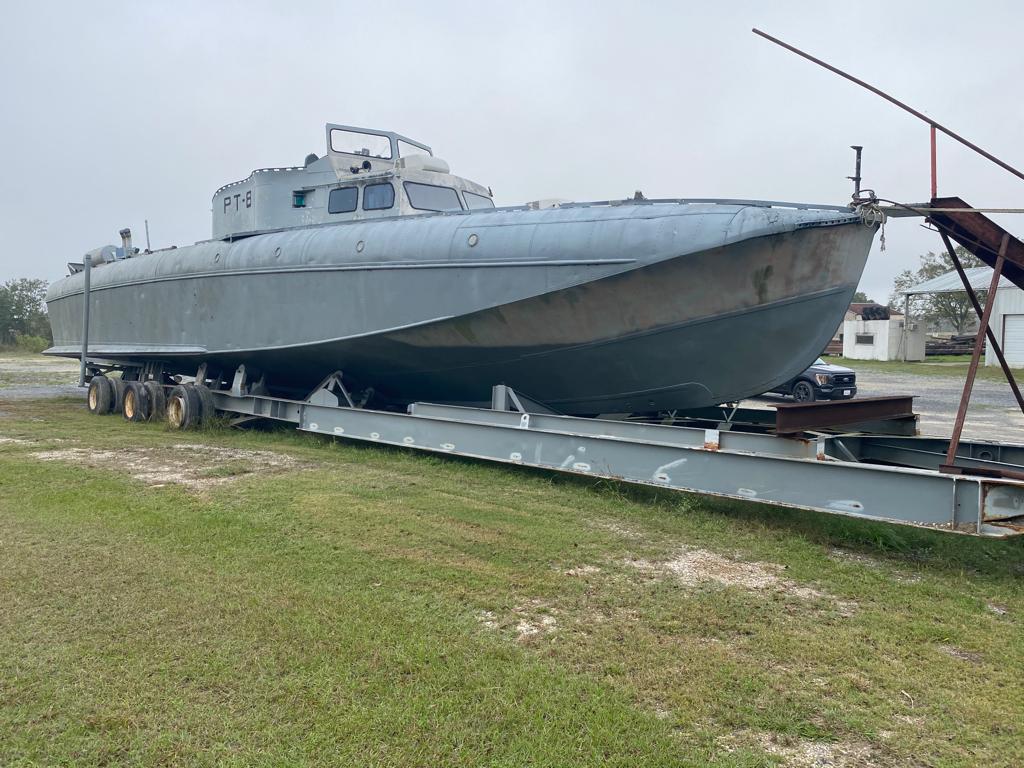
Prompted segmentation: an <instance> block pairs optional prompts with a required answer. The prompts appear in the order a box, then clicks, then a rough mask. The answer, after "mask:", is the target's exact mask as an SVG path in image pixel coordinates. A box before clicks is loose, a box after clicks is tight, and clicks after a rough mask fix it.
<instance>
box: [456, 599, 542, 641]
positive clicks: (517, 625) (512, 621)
mask: <svg viewBox="0 0 1024 768" xmlns="http://www.w3.org/2000/svg"><path fill="white" fill-rule="evenodd" d="M554 613H555V610H554V609H553V608H550V607H549V606H548V605H547V603H545V602H544V601H542V600H530V601H529V602H527V603H525V604H523V605H517V606H516V607H515V608H513V609H512V615H511V616H510V617H508V618H506V619H504V620H503V619H501V618H499V616H498V615H497V614H496V613H495V612H494V611H480V612H479V613H477V615H476V618H477V621H479V622H480V624H481V625H482V626H484V627H486V628H487V629H493V630H500V629H502V628H510V629H513V630H514V631H515V634H516V640H518V641H520V642H526V641H529V640H531V639H533V638H536V637H538V636H541V635H547V634H550V633H551V632H554V631H555V630H556V629H557V628H558V619H557V618H555V616H554Z"/></svg>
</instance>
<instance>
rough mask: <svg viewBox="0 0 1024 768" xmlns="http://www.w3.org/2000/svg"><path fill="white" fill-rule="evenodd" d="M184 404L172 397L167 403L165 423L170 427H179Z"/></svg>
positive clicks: (178, 398)
mask: <svg viewBox="0 0 1024 768" xmlns="http://www.w3.org/2000/svg"><path fill="white" fill-rule="evenodd" d="M184 412H185V404H184V403H183V402H182V399H181V398H180V397H177V396H176V397H172V398H171V399H170V400H168V401H167V421H168V422H169V423H170V425H171V426H172V427H176V428H177V427H180V426H181V419H182V415H183V414H184Z"/></svg>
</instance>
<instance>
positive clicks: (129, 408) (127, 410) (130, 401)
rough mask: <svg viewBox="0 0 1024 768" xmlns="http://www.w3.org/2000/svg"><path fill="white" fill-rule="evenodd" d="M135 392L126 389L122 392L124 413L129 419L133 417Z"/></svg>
mask: <svg viewBox="0 0 1024 768" xmlns="http://www.w3.org/2000/svg"><path fill="white" fill-rule="evenodd" d="M135 405H136V403H135V392H134V391H132V390H130V389H129V390H128V391H127V392H125V393H124V415H125V416H127V417H128V418H129V419H133V418H135Z"/></svg>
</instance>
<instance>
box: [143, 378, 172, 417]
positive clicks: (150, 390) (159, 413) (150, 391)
mask: <svg viewBox="0 0 1024 768" xmlns="http://www.w3.org/2000/svg"><path fill="white" fill-rule="evenodd" d="M142 386H143V387H144V388H145V390H146V394H147V395H148V396H149V420H150V421H160V419H162V418H163V417H164V414H165V413H166V411H167V393H166V392H164V388H163V387H162V386H161V385H160V383H159V382H156V381H147V382H146V383H145V384H143V385H142Z"/></svg>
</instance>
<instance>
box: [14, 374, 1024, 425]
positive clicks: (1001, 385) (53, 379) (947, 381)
mask: <svg viewBox="0 0 1024 768" xmlns="http://www.w3.org/2000/svg"><path fill="white" fill-rule="evenodd" d="M77 380H78V363H77V362H75V361H74V360H66V359H55V358H48V357H42V356H41V355H40V356H38V357H36V356H31V357H30V356H24V355H11V356H4V355H0V402H3V401H4V400H27V399H31V398H39V397H59V396H63V395H68V394H76V393H81V392H82V390H80V389H78V387H77V386H75V382H77ZM857 387H858V396H862V397H880V396H884V395H915V396H916V397H915V399H914V410H916V411H917V413H918V414H919V415H920V418H921V421H920V429H921V434H924V435H936V436H939V437H949V435H950V432H951V431H952V429H953V420H954V419H955V418H956V409H957V406H958V405H959V403H960V392H961V391H962V388H963V381H962V380H961V379H960V378H957V377H954V376H950V377H949V378H946V377H944V376H917V375H915V374H912V373H888V372H885V371H860V372H859V373H858V374H857ZM778 402H780V400H779V399H776V398H774V397H759V398H754V399H752V400H749V401H747V402H745V403H743V405H744V406H745V407H754V408H768V407H771V406H772V405H773V404H774V403H778ZM964 436H965V437H968V438H972V439H977V440H1002V441H1004V442H1012V443H1022V444H1024V415H1022V414H1021V413H1020V411H1019V410H1018V409H1017V405H1016V402H1015V401H1014V399H1013V393H1012V392H1010V387H1009V386H1008V385H1007V384H1006V383H1005V382H994V381H976V382H975V383H974V391H973V394H972V396H971V407H970V410H969V411H968V413H967V423H966V425H965V426H964Z"/></svg>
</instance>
